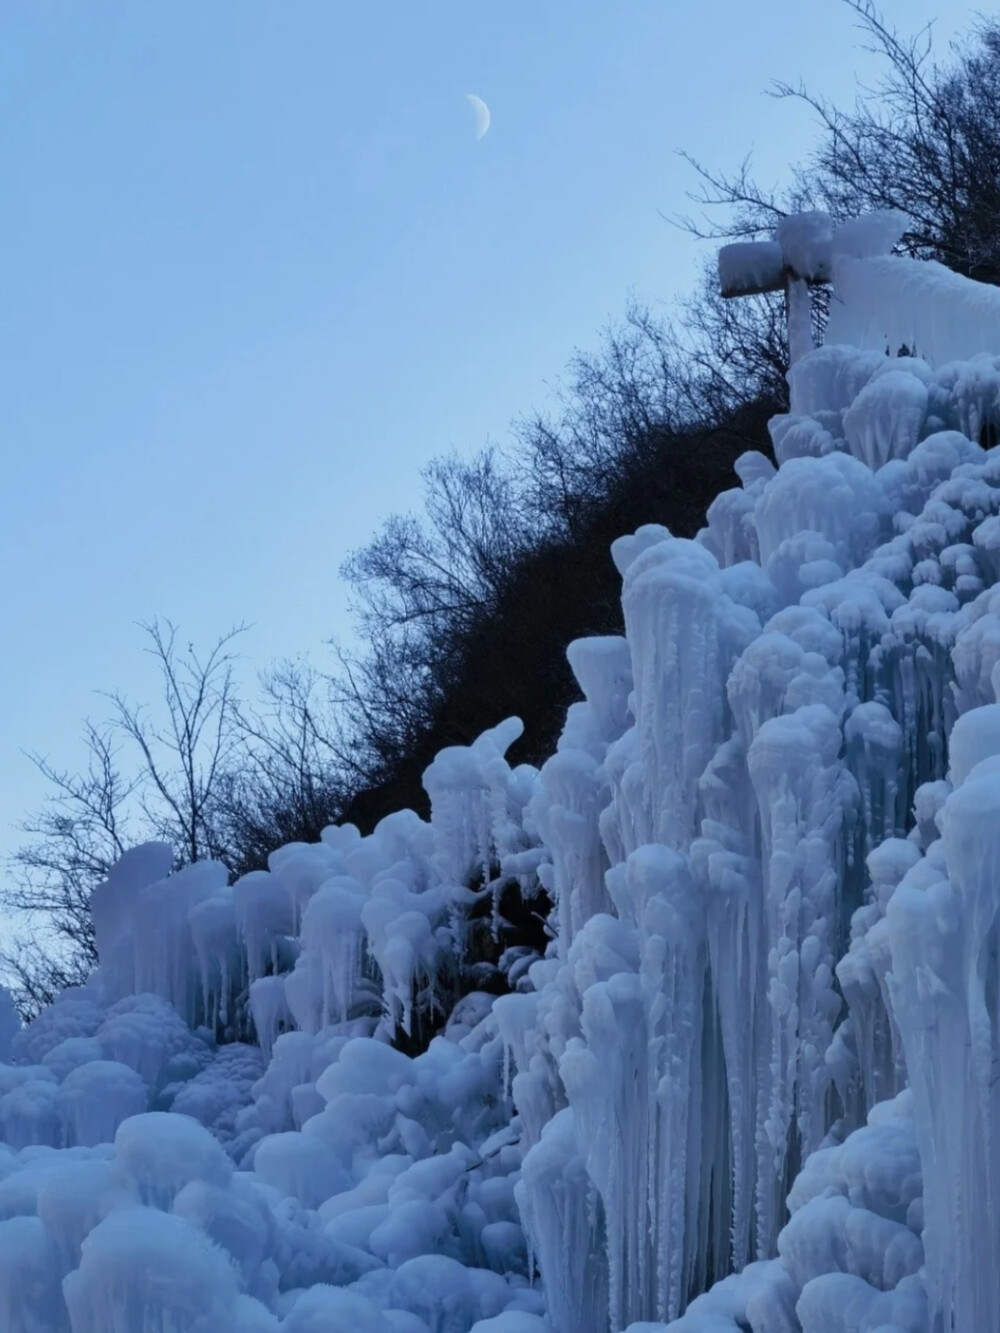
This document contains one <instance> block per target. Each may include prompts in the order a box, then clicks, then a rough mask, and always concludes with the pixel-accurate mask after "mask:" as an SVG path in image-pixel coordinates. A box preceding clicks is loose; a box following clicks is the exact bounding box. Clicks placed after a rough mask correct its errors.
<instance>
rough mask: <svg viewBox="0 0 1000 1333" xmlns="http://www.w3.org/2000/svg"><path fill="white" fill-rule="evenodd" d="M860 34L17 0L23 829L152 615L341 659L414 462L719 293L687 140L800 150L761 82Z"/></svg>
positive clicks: (8, 47) (578, 2) (16, 782)
mask: <svg viewBox="0 0 1000 1333" xmlns="http://www.w3.org/2000/svg"><path fill="white" fill-rule="evenodd" d="M882 9H883V11H884V13H885V14H886V15H887V16H888V17H889V18H890V19H891V20H893V21H895V22H897V23H898V24H899V25H900V26H902V27H903V28H904V30H906V31H912V30H913V29H914V28H916V27H918V26H919V25H920V24H922V23H924V22H926V21H928V20H930V19H934V18H936V19H937V20H938V24H937V33H938V38H939V41H940V42H941V44H942V49H943V47H944V43H945V42H946V41H947V40H948V39H949V38H951V37H952V36H953V35H954V34H955V33H956V32H962V31H964V30H965V29H966V28H967V26H968V25H969V23H970V21H971V12H972V9H971V6H969V5H966V4H964V3H963V4H949V3H948V2H947V0H883V4H882ZM860 41H861V38H860V35H859V33H858V31H857V29H856V28H855V27H854V25H853V23H852V16H851V14H850V13H849V11H848V10H847V9H846V7H845V6H844V5H842V4H840V3H838V0H758V2H757V3H756V4H754V5H752V6H751V5H746V4H742V3H737V0H695V2H694V3H688V2H685V3H681V2H680V0H627V2H626V3H624V4H614V3H611V2H610V0H572V3H571V2H570V0H530V3H529V2H528V0H502V3H501V2H500V0H494V2H493V3H485V2H484V3H480V4H473V3H470V0H461V3H459V2H458V0H420V2H419V3H415V0H392V2H391V3H390V2H389V0H355V3H351V4H348V3H344V2H342V0H239V3H237V0H0V182H2V189H3V197H4V207H3V210H2V212H0V274H2V279H0V442H2V443H0V450H2V453H0V457H2V458H3V461H4V467H3V485H2V488H0V625H2V627H3V631H2V642H3V651H2V653H0V700H2V706H0V851H2V850H3V849H4V848H5V847H9V846H10V845H12V842H13V841H14V836H15V835H14V834H13V833H12V832H11V826H12V825H14V824H16V823H17V822H18V820H20V819H21V818H22V817H23V815H24V814H25V813H26V812H27V811H28V810H30V809H31V808H33V807H35V806H37V804H38V802H39V799H40V797H41V795H42V794H43V791H44V787H43V785H42V783H41V781H40V779H39V778H38V777H37V775H36V774H35V773H34V770H33V769H32V767H31V765H30V763H29V762H28V761H27V760H26V759H25V758H24V757H23V756H22V753H21V751H22V750H26V749H37V750H40V751H42V752H43V753H46V754H48V755H49V757H50V758H51V759H52V760H53V761H55V762H56V763H59V764H66V765H74V764H76V763H79V762H80V759H81V755H82V751H81V748H80V745H79V741H78V737H79V732H80V723H81V721H82V719H83V718H84V717H85V716H87V715H91V716H93V717H95V718H99V717H101V716H102V715H103V713H104V711H105V710H104V706H103V704H102V701H101V700H100V698H98V697H96V696H95V691H97V690H100V689H113V688H121V689H124V690H125V691H126V692H129V693H131V694H132V695H133V696H135V697H137V698H140V699H141V698H148V697H150V696H151V695H152V694H153V693H154V690H155V685H154V681H153V680H152V678H151V676H150V669H149V666H148V664H147V663H146V661H145V660H144V658H143V654H142V652H141V648H142V639H141V635H140V633H139V631H138V630H137V628H136V625H135V622H136V621H138V620H140V619H143V618H148V617H151V616H154V615H164V616H169V617H171V618H173V619H174V620H176V621H177V622H179V624H180V626H181V629H182V632H183V635H184V638H185V640H187V639H188V638H191V639H194V640H195V641H196V642H200V643H202V644H207V643H208V642H209V641H210V640H212V639H213V638H214V637H215V636H216V635H217V634H218V633H220V632H221V631H223V630H225V629H227V628H228V627H229V626H230V625H232V624H233V623H234V622H236V621H240V620H245V621H248V622H252V624H253V626H254V628H253V630H252V632H251V633H250V634H249V635H247V636H246V638H245V640H244V644H243V648H244V651H245V652H246V653H247V655H248V665H249V666H251V667H256V666H263V665H266V663H267V662H268V661H269V660H271V659H272V658H275V657H282V656H290V655H296V654H299V653H305V652H308V653H311V654H312V655H313V657H314V659H315V660H316V661H317V662H318V663H319V664H320V665H322V664H323V662H324V660H325V659H324V650H323V647H322V644H323V641H324V639H326V638H328V637H329V636H330V635H331V634H332V633H336V632H338V631H343V629H344V627H345V623H346V622H345V592H344V589H343V588H342V587H341V586H340V584H339V582H338V577H337V571H338V567H339V565H340V563H341V561H342V559H343V557H344V556H345V554H346V553H347V552H348V551H350V550H351V549H352V548H353V547H356V546H358V545H359V544H361V543H363V542H364V541H365V539H366V538H367V537H368V536H369V535H370V534H371V533H372V532H373V530H374V529H375V528H376V527H377V526H378V524H379V522H380V520H381V519H382V518H384V517H385V516H386V515H387V514H389V513H390V512H392V511H393V510H398V509H406V508H415V507H418V505H419V495H420V491H419V478H418V473H419V469H420V467H421V466H422V465H423V464H424V463H425V462H426V461H427V460H428V459H429V458H431V457H432V456H433V455H435V454H437V453H441V452H444V451H447V450H449V449H451V448H458V449H460V450H469V451H471V450H474V449H475V448H477V447H478V446H480V445H481V444H483V443H484V442H485V441H486V440H487V438H489V437H492V438H494V439H503V437H504V435H505V433H506V429H507V425H508V423H509V421H510V420H511V419H512V418H513V417H515V416H516V415H518V414H519V413H521V412H524V411H527V410H530V409H531V408H532V407H533V406H538V405H543V404H544V402H545V398H546V393H547V391H548V390H547V385H549V384H551V383H552V382H553V381H554V380H555V379H556V378H557V377H558V375H559V373H560V371H561V370H562V368H563V367H564V365H565V363H566V361H567V359H568V358H569V356H570V355H571V354H572V352H573V349H574V347H581V348H587V347H591V346H593V345H594V344H595V343H596V341H597V330H598V329H599V328H600V327H601V326H602V325H603V324H604V323H606V321H607V320H608V319H610V318H612V317H614V316H616V315H618V314H620V313H621V312H622V310H623V308H624V306H625V304H626V300H627V298H628V294H629V292H630V291H633V292H634V293H635V294H636V295H638V296H639V297H640V298H643V299H646V300H649V301H653V302H655V301H658V300H669V299H670V298H672V297H673V296H675V295H676V294H677V293H679V292H683V291H684V290H685V289H686V288H688V287H689V286H690V285H691V283H692V279H693V274H694V271H695V265H696V263H697V262H698V260H699V258H700V257H701V256H703V255H704V254H705V253H711V251H710V248H708V247H704V246H698V245H697V244H696V243H694V242H692V241H691V240H690V238H688V237H686V236H684V235H682V234H681V233H679V232H678V231H677V230H675V229H673V228H671V227H670V226H669V225H667V224H666V223H665V222H664V220H663V217H662V216H661V213H665V214H671V213H674V212H676V211H682V210H683V209H684V208H685V206H686V204H685V199H684V193H685V190H687V189H689V188H691V187H692V185H693V183H694V182H693V175H692V172H691V171H690V169H689V168H688V167H687V166H686V165H685V164H684V163H683V162H682V161H681V160H680V159H679V158H678V157H677V156H676V152H675V150H676V149H678V148H686V149H688V150H689V151H690V152H692V153H693V154H694V155H695V156H697V157H700V158H702V159H704V160H705V161H706V162H708V163H711V164H713V165H717V166H720V167H723V168H725V167H731V166H733V165H735V164H736V163H737V162H738V161H739V160H740V158H741V157H742V156H743V154H744V153H746V152H747V151H750V150H752V151H753V154H754V162H755V164H756V167H757V169H758V174H759V176H760V177H761V178H762V179H763V180H764V181H766V182H773V181H777V180H779V179H781V177H782V176H783V175H784V173H785V168H786V165H787V164H788V163H789V162H792V161H795V160H796V159H797V158H801V157H802V156H803V154H804V153H805V151H806V150H807V148H808V146H809V143H810V142H811V140H812V137H813V127H812V124H811V122H810V119H809V116H808V114H807V113H806V111H805V110H804V109H802V108H800V107H798V106H795V105H790V104H785V103H779V102H775V101H774V100H773V99H770V98H768V97H766V96H764V95H763V91H764V89H766V87H767V86H768V84H769V82H770V81H771V80H773V79H776V78H784V79H787V80H790V81H793V82H794V81H796V80H798V79H799V78H800V77H804V78H806V79H807V81H808V82H809V84H810V86H811V87H812V88H814V89H815V90H816V91H818V92H821V93H824V94H828V95H830V96H832V97H834V98H836V99H838V100H840V101H842V102H847V101H849V100H850V99H851V98H852V97H853V95H854V89H855V83H856V77H857V76H858V74H859V73H860V74H861V76H862V77H863V78H867V79H869V81H870V80H871V79H872V78H873V77H874V75H875V71H876V68H877V67H876V66H875V65H874V64H873V62H872V60H871V58H870V57H869V56H867V55H865V53H864V52H863V51H862V50H861V49H860V48H859V43H860ZM466 92H473V93H476V94H478V95H479V96H481V97H483V98H484V99H485V100H486V101H487V102H488V103H489V105H490V107H491V109H492V114H493V124H492V128H491V129H490V132H489V134H488V135H487V136H486V137H485V138H484V139H483V140H482V141H479V142H477V141H476V138H475V134H474V123H473V116H472V112H471V110H470V108H469V106H468V105H467V104H466V102H465V101H464V99H463V94H465V93H466Z"/></svg>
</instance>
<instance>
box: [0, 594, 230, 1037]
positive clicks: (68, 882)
mask: <svg viewBox="0 0 1000 1333" xmlns="http://www.w3.org/2000/svg"><path fill="white" fill-rule="evenodd" d="M141 628H142V629H143V631H144V633H145V635H146V637H147V639H148V647H147V651H148V652H150V653H151V654H152V656H153V657H154V659H155V661H156V664H157V668H158V671H159V676H160V681H161V686H162V696H161V700H160V705H161V706H160V710H159V713H160V716H159V717H154V716H151V715H150V713H149V710H146V709H141V708H138V707H136V706H133V705H132V704H130V703H129V702H128V701H127V700H126V699H125V697H124V696H123V695H122V694H120V693H119V694H112V695H109V696H107V697H108V698H109V699H110V700H111V703H112V705H113V715H112V717H111V719H110V720H109V721H108V722H107V723H105V724H104V725H103V726H97V725H95V724H93V723H89V722H88V723H87V724H86V727H85V730H84V742H85V745H86V750H87V763H86V768H85V769H84V770H83V771H82V772H80V773H72V772H69V771H67V770H64V769H61V768H57V767H56V766H55V765H54V764H52V763H51V762H50V761H49V760H48V759H47V758H45V757H43V756H41V755H34V756H32V757H33V759H34V762H35V764H36V765H37V767H38V769H39V771H40V772H41V773H42V775H43V776H44V777H45V778H46V779H47V780H48V782H49V783H50V786H51V793H50V796H49V798H48V800H47V801H46V804H45V806H44V807H43V809H42V810H41V811H40V812H39V813H38V814H37V815H35V816H34V817H32V818H29V819H27V820H26V821H25V823H24V824H23V825H22V832H24V833H25V834H26V835H27V841H26V842H25V843H24V844H23V845H22V846H21V847H19V848H18V849H17V851H16V852H15V853H14V855H13V857H12V858H11V865H10V869H9V875H8V878H7V881H6V883H5V885H4V886H3V888H2V889H0V906H2V907H3V908H4V909H6V910H7V911H8V912H10V913H12V914H13V916H14V919H15V921H16V922H17V927H16V929H15V934H14V938H13V940H12V942H11V943H9V944H8V945H7V946H6V948H5V949H4V950H3V951H0V971H3V972H4V973H5V974H6V975H7V977H8V978H9V979H10V980H11V982H12V984H13V988H14V991H15V998H16V1000H17V1002H18V1003H19V1005H20V1007H21V1009H22V1011H23V1012H25V1013H28V1014H30V1013H32V1012H35V1011H37V1009H38V1008H39V1007H40V1006H41V1005H42V1004H44V1003H46V1002H47V1001H48V1000H49V999H51V997H52V995H54V994H55V992H56V991H58V990H60V989H62V987H63V986H65V985H69V984H74V983H78V982H80V981H81V980H83V979H84V978H85V977H86V976H87V974H88V973H89V971H90V969H91V967H92V966H93V965H94V963H95V961H96V951H95V946H94V931H93V923H92V921H91V916H90V896H91V894H92V892H93V890H94V889H95V888H96V886H97V885H98V884H100V883H101V881H102V880H103V879H105V878H106V877H107V873H108V870H109V869H110V867H111V866H112V865H113V864H114V862H115V861H116V860H117V859H118V857H119V856H120V855H121V854H122V852H124V851H125V850H126V848H127V847H129V846H131V845H133V844H134V843H136V842H139V841H142V840H144V839H148V838H157V839H163V840H164V841H168V842H171V843H172V844H173V845H174V847H175V849H176V852H177V857H178V862H179V863H184V862H186V861H193V860H196V859H198V858H199V857H202V856H219V857H221V859H223V860H226V861H227V864H228V863H229V862H230V861H231V860H232V857H231V854H230V851H231V849H230V848H228V847H227V846H226V845H225V842H224V839H223V837H222V836H221V828H220V826H219V825H220V821H219V819H218V800H219V796H220V794H221V791H222V785H223V776H224V774H225V773H226V772H227V770H228V768H229V766H230V765H231V763H232V761H233V759H234V757H235V755H236V752H237V748H238V746H239V744H240V742H241V734H242V733H241V727H242V718H241V711H240V703H239V700H238V698H237V695H236V690H235V684H234V676H233V666H234V662H235V654H234V653H233V651H232V643H233V640H234V638H235V637H236V635H238V634H239V633H240V632H241V628H237V629H234V630H233V631H231V632H230V633H229V634H226V635H224V636H223V637H222V638H220V639H219V640H218V641H217V642H216V644H215V645H214V647H213V648H212V649H211V650H210V651H209V653H208V654H207V655H205V656H202V655H200V654H199V653H198V652H197V651H196V649H195V648H194V646H193V645H191V644H189V645H188V646H187V648H186V649H185V650H183V651H182V650H180V649H179V648H178V644H177V629H176V626H174V625H172V624H171V623H170V622H169V621H164V622H160V621H156V620H154V621H152V622H150V623H148V624H144V625H142V627H141Z"/></svg>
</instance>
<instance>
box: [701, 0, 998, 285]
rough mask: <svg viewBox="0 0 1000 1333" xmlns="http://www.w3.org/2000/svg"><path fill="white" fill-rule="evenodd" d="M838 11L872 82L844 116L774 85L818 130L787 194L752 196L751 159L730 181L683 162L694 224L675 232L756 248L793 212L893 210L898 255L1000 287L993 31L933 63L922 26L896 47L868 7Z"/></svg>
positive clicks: (895, 36) (757, 188)
mask: <svg viewBox="0 0 1000 1333" xmlns="http://www.w3.org/2000/svg"><path fill="white" fill-rule="evenodd" d="M844 3H845V4H846V5H847V7H848V9H849V10H850V11H851V12H852V14H853V15H854V17H855V19H856V21H857V24H858V26H859V28H860V29H861V32H862V34H863V39H864V42H865V44H866V48H867V49H868V50H870V51H872V52H874V53H875V54H876V55H877V56H879V57H880V59H881V61H882V70H883V73H882V76H881V78H880V79H879V81H878V83H877V84H876V85H875V86H874V87H872V88H865V89H863V90H862V92H861V94H860V95H859V96H858V98H857V99H856V101H855V102H854V104H853V106H851V107H849V108H846V109H845V108H842V107H838V106H836V105H834V104H833V103H831V102H830V101H828V100H827V99H825V98H822V97H819V96H817V95H816V94H814V93H812V92H810V91H809V89H808V87H807V86H806V85H804V84H796V85H792V84H789V83H778V84H776V85H775V86H774V88H773V89H772V92H773V94H774V95H775V96H776V97H779V98H791V99H795V100H798V101H801V102H803V103H804V104H805V105H806V106H807V107H808V108H809V109H810V110H811V111H812V112H813V113H814V115H815V117H816V119H817V121H818V124H819V130H820V134H819V139H818V142H817V146H816V148H815V150H814V151H813V153H812V154H811V155H810V157H809V159H808V160H807V161H806V162H805V163H804V164H803V165H802V166H801V167H800V168H799V169H798V170H796V171H795V172H794V174H793V178H792V182H791V185H790V187H789V188H788V189H786V190H782V191H779V190H777V189H767V188H764V187H762V186H761V185H759V184H758V183H757V182H756V181H755V180H754V178H753V175H752V172H751V169H750V163H749V159H745V160H744V161H743V162H742V163H741V164H740V166H739V167H738V168H737V169H736V171H735V172H733V173H731V174H727V173H725V172H719V171H715V170H711V169H709V168H707V167H705V166H704V165H703V164H701V163H699V162H696V161H694V160H693V159H689V160H691V161H692V165H693V166H694V168H695V170H696V171H697V173H698V176H699V178H700V181H701V186H700V188H699V189H698V190H697V191H696V192H695V193H694V194H693V195H692V199H693V201H694V202H695V203H696V204H697V205H698V207H699V210H700V215H699V216H698V217H695V218H690V217H686V218H680V219H678V221H679V222H680V225H682V226H683V227H685V228H686V229H687V230H689V231H691V232H693V233H694V234H695V235H698V236H703V237H723V236H725V237H756V236H760V235H761V234H762V233H764V232H767V231H769V230H770V229H772V228H773V227H774V225H775V223H776V222H777V221H778V219H779V218H780V217H782V216H783V215H784V214H786V213H789V212H793V211H798V210H800V209H802V208H823V209H826V210H827V211H828V212H830V213H831V214H832V215H833V216H834V217H835V218H839V219H844V218H848V217H852V216H855V215H857V214H859V213H864V212H868V211H870V210H872V209H882V208H895V209H899V210H900V211H901V212H903V213H905V214H906V215H907V217H908V218H909V219H910V226H909V228H908V230H907V232H906V234H905V235H904V236H903V238H902V241H901V248H902V249H903V250H904V251H905V252H906V253H908V254H912V255H915V256H918V257H921V258H930V259H937V260H939V261H941V262H942V263H944V264H947V265H948V266H949V267H950V268H953V269H955V270H957V271H958V272H960V273H964V274H966V275H967V276H969V277H973V278H976V279H977V280H979V281H981V282H989V283H994V284H997V283H1000V233H998V230H997V226H996V218H997V216H998V214H1000V99H998V98H997V95H996V89H997V87H998V86H1000V20H997V19H996V18H994V17H984V18H982V19H980V21H979V23H978V24H977V26H976V28H975V29H974V30H973V33H972V35H971V38H970V39H969V40H968V41H966V42H965V43H962V44H959V45H957V46H955V47H954V48H953V50H952V58H951V60H950V62H949V63H947V64H941V63H939V62H938V61H936V60H935V59H934V48H933V41H932V37H933V33H932V29H931V28H930V27H926V28H924V29H922V30H921V31H920V32H918V33H917V34H916V35H915V36H912V37H904V36H901V35H900V34H899V33H898V32H897V31H896V29H894V28H893V27H892V26H891V25H890V24H889V23H888V22H887V21H886V20H885V19H884V18H883V16H882V15H881V14H880V12H879V10H878V8H877V7H876V6H875V5H874V4H873V3H872V2H871V0H844ZM720 208H721V209H722V220H721V221H720V220H719V213H718V210H719V209H720ZM739 304H742V303H739Z"/></svg>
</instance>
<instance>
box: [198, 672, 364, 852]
mask: <svg viewBox="0 0 1000 1333" xmlns="http://www.w3.org/2000/svg"><path fill="white" fill-rule="evenodd" d="M260 685H261V699H260V701H259V702H258V703H257V704H256V705H254V706H253V707H247V708H244V709H243V710H242V711H241V714H240V747H239V752H238V756H237V762H236V763H230V764H229V765H228V766H227V767H226V769H225V770H224V771H223V773H222V775H221V778H220V779H219V780H218V781H217V782H216V784H215V789H214V792H213V815H212V821H213V826H214V828H215V829H216V832H217V835H218V836H220V837H221V839H222V841H223V842H224V843H225V846H226V847H227V848H228V852H227V854H226V858H225V859H226V860H227V864H230V866H231V868H232V870H233V871H234V872H235V873H236V874H244V873H246V872H247V871H248V870H256V869H260V868H262V867H263V866H265V865H266V864H267V857H268V854H269V853H270V852H272V851H273V850H274V849H275V847H279V846H281V845H282V844H284V843H287V842H296V841H314V840H315V839H317V838H318V837H319V835H320V834H321V833H322V831H323V829H324V828H325V827H326V826H327V825H328V824H331V823H334V822H335V821H336V820H337V819H338V818H339V816H340V814H341V811H342V809H343V805H344V801H345V798H346V791H347V784H346V779H345V771H346V768H345V763H344V759H343V756H344V754H345V753H347V754H349V753H350V752H351V746H350V745H349V744H348V743H347V742H346V740H344V739H343V738H342V736H341V732H340V730H339V729H338V728H336V727H335V725H334V721H333V718H332V716H331V708H330V704H329V700H328V697H327V694H328V681H327V679H326V677H324V676H321V675H320V674H319V673H318V672H317V671H315V670H314V669H313V668H312V667H310V666H308V665H307V664H306V663H303V662H284V663H282V664H280V665H279V666H277V667H274V668H272V669H271V670H269V671H267V672H265V673H264V674H263V675H262V676H261V678H260Z"/></svg>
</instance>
